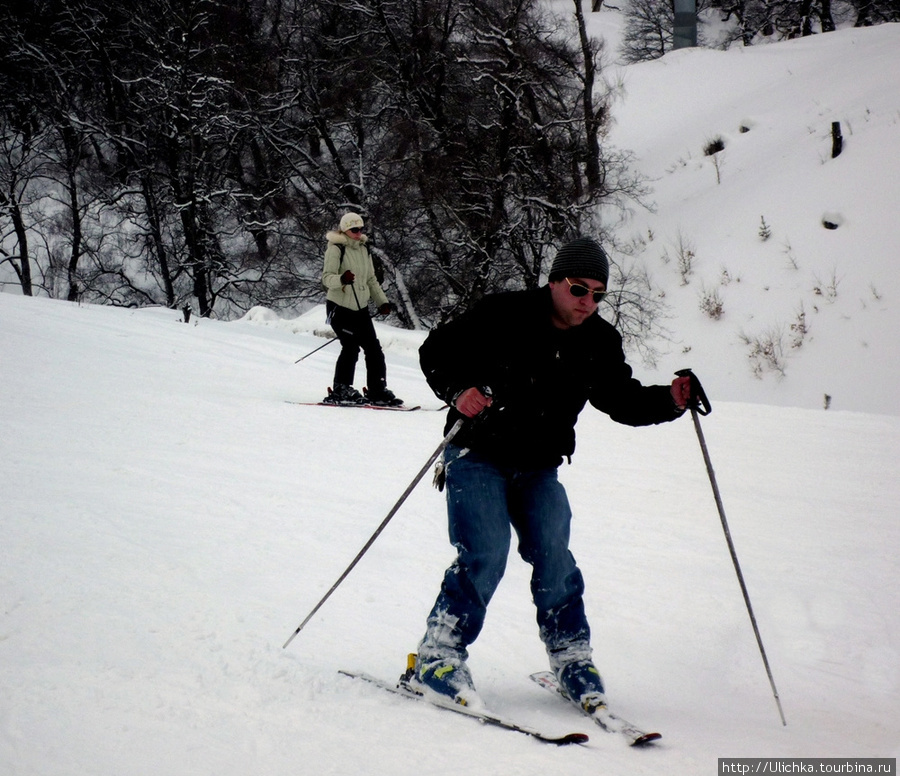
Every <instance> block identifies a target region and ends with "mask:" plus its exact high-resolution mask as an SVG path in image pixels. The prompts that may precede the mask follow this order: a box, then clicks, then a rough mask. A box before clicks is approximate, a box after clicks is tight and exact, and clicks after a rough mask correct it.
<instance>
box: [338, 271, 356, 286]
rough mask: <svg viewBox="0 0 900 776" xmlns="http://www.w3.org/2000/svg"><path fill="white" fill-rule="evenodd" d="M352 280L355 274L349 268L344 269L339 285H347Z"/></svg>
mask: <svg viewBox="0 0 900 776" xmlns="http://www.w3.org/2000/svg"><path fill="white" fill-rule="evenodd" d="M354 280H356V275H354V274H353V273H352V272H351V271H350V270H349V269H348V270H345V271H344V274H343V275H341V285H342V286H349V285H350V284H351V283H352V282H353V281H354Z"/></svg>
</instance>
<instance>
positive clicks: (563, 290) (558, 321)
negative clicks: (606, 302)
mask: <svg viewBox="0 0 900 776" xmlns="http://www.w3.org/2000/svg"><path fill="white" fill-rule="evenodd" d="M573 291H574V293H573ZM605 292H606V284H604V283H602V282H600V281H599V280H591V279H590V278H563V279H562V280H559V281H554V282H552V283H550V297H551V299H552V300H553V312H552V314H551V318H552V320H553V325H554V326H556V328H558V329H571V328H572V327H573V326H580V325H581V324H582V323H584V322H585V321H586V320H587V319H588V318H589V317H590V316H592V315H593V314H594V313H596V312H597V307H598V305H599V304H600V300H599V299H598V300H597V301H596V302H595V301H594V296H595V294H602V293H605Z"/></svg>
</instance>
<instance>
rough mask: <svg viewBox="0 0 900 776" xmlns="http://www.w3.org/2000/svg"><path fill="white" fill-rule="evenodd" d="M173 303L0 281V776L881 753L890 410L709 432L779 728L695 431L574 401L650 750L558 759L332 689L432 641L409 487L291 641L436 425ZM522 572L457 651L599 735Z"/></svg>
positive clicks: (732, 421)
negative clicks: (101, 302)
mask: <svg viewBox="0 0 900 776" xmlns="http://www.w3.org/2000/svg"><path fill="white" fill-rule="evenodd" d="M178 319H179V315H178V314H177V313H175V312H172V311H165V310H143V311H123V310H115V309H108V308H98V307H78V306H75V305H71V304H68V303H64V302H57V301H48V300H42V299H23V298H20V297H15V296H11V295H7V294H4V295H0V326H2V331H3V336H2V338H0V361H2V364H3V369H2V376H0V390H2V395H3V397H4V401H3V402H2V405H0V424H2V429H3V435H2V444H0V451H2V460H3V462H4V475H5V476H4V482H5V487H4V498H3V501H2V507H0V514H2V520H0V591H2V602H3V607H2V610H0V611H2V619H0V699H2V700H0V771H2V772H3V773H5V774H11V775H12V774H16V775H18V774H22V775H24V774H28V775H29V776H33V775H35V774H40V775H41V776H51V775H52V776H56V775H59V776H65V775H68V774H94V775H96V776H107V775H108V776H120V775H121V774H129V775H132V774H159V773H167V774H185V775H187V774H191V776H193V775H194V774H217V775H218V776H230V775H231V774H234V775H235V776H237V775H238V774H241V775H243V774H247V773H266V774H276V773H284V774H288V773H296V772H303V773H316V774H345V773H377V774H382V773H383V774H423V773H425V774H452V773H458V772H459V770H460V768H461V767H465V768H466V770H468V771H470V772H474V773H485V774H487V773H504V774H539V773H546V772H548V770H549V771H551V772H559V773H566V772H573V773H575V772H584V771H585V770H590V771H591V772H604V773H623V774H626V773H627V774H634V773H648V774H649V773H658V772H666V773H670V774H695V773H703V772H713V769H714V768H715V767H716V758H718V757H720V756H741V755H743V756H772V757H774V756H810V755H812V756H842V757H843V756H847V757H850V756H896V755H897V753H898V749H900V746H898V744H900V710H898V697H900V674H898V669H897V666H898V652H900V615H898V612H900V592H898V591H900V585H898V584H897V583H898V571H897V564H896V558H897V554H898V550H900V527H898V523H897V520H896V504H897V503H898V498H900V485H898V483H897V479H896V476H895V472H896V463H897V452H898V449H900V419H898V418H896V417H892V416H879V415H870V414H858V413H847V412H841V411H831V412H824V411H821V410H804V409H791V408H780V409H779V408H771V407H765V406H755V405H747V404H733V403H728V402H717V403H716V404H715V407H714V411H713V414H712V415H710V416H709V417H708V418H706V419H705V420H704V430H705V433H706V437H707V441H708V444H709V446H710V449H711V454H712V455H713V458H714V462H715V466H716V470H717V474H718V477H719V483H720V486H721V488H722V492H723V499H724V501H725V504H726V508H727V510H728V512H729V520H730V523H731V529H732V533H733V535H734V540H735V542H736V545H737V548H738V553H739V556H740V558H741V561H742V564H743V567H744V573H745V576H746V579H747V584H748V586H749V589H750V591H751V595H752V597H753V601H754V606H755V607H756V610H757V616H758V618H759V621H760V628H761V631H762V634H763V638H764V640H765V642H766V645H767V649H768V651H769V657H770V660H771V662H772V666H773V671H774V675H775V679H776V682H777V684H778V687H779V690H780V693H781V698H782V702H783V704H784V709H785V714H786V716H787V719H788V726H787V727H786V728H783V727H782V726H781V724H780V721H779V720H778V716H777V710H776V708H775V705H774V701H773V699H772V697H771V693H770V689H769V687H768V683H767V680H766V677H765V673H764V671H763V667H762V664H761V661H760V658H759V655H758V653H757V651H756V645H755V642H754V640H753V636H752V631H751V629H750V625H749V621H748V618H747V615H746V612H745V610H744V606H743V601H742V599H741V596H740V591H739V588H738V586H737V582H736V580H735V577H734V572H733V570H732V567H731V564H730V559H729V557H728V554H727V550H726V545H725V543H724V539H723V536H722V532H721V528H720V526H719V522H718V518H717V516H716V513H715V506H714V503H713V500H712V496H711V492H710V489H709V484H708V481H707V480H706V474H705V470H704V469H703V463H702V459H701V456H700V452H699V447H698V445H697V441H696V437H695V435H694V431H693V428H692V426H691V424H690V422H689V421H687V420H683V421H681V422H678V423H674V424H671V425H668V426H665V427H661V428H652V429H628V428H625V427H621V426H617V425H615V424H613V423H611V422H609V421H608V420H606V419H605V418H604V417H603V416H599V415H597V414H596V413H588V414H585V416H584V417H583V418H582V421H581V422H580V424H579V439H580V443H579V450H578V453H577V455H576V458H575V463H574V464H573V466H572V467H570V468H568V467H567V468H565V469H564V470H563V477H564V479H565V482H566V484H567V486H568V488H569V491H570V495H571V498H572V501H573V504H574V508H575V511H576V522H575V526H574V532H575V535H574V539H573V549H574V551H575V553H576V555H577V557H578V558H579V559H580V562H581V564H582V566H583V569H584V572H585V575H586V578H587V585H588V598H587V604H588V608H589V613H590V617H591V620H592V625H593V627H594V631H595V639H594V640H595V647H596V651H597V659H598V662H599V663H600V665H601V667H602V669H603V671H604V674H605V677H606V680H607V683H608V686H609V691H610V694H611V697H612V698H613V700H614V702H615V704H616V705H617V707H618V708H619V709H620V711H621V712H622V713H623V714H625V715H627V716H631V717H633V718H634V719H635V721H638V722H640V723H642V724H645V725H648V726H651V727H658V728H660V729H661V730H662V732H663V733H664V735H665V738H664V740H663V742H662V744H661V745H660V746H659V747H658V748H656V749H655V750H653V751H641V752H636V751H634V750H631V749H628V748H627V747H624V746H623V745H622V744H620V742H619V741H617V740H615V739H613V738H611V737H608V736H605V735H603V734H599V733H595V734H594V735H593V736H592V742H591V746H590V747H587V748H577V749H572V748H568V749H556V748H553V747H550V748H548V747H546V746H544V745H541V744H538V743H535V742H532V741H530V740H528V739H525V738H522V737H519V736H516V735H514V734H509V733H505V732H502V731H496V730H494V729H490V728H480V727H478V726H477V725H475V724H473V723H472V722H470V721H468V720H464V719H459V718H456V717H454V716H452V715H448V714H446V713H443V712H439V711H433V710H429V709H427V708H422V707H418V706H416V705H414V704H411V703H409V702H407V701H404V700H403V699H394V698H390V697H387V696H382V695H380V694H379V693H378V692H377V691H375V690H371V689H369V688H367V687H365V686H358V685H357V684H355V683H353V682H352V681H351V680H349V679H346V678H343V677H340V676H338V675H337V670H338V669H339V668H342V667H350V668H358V669H364V670H368V671H370V672H373V673H376V674H379V675H382V676H386V677H393V676H394V675H395V674H399V672H400V671H401V670H402V668H403V662H404V655H405V652H406V651H408V650H410V649H413V648H414V647H415V644H416V642H417V640H418V638H419V637H420V635H421V631H422V628H423V623H424V617H425V614H426V613H427V611H428V609H429V607H430V605H431V603H432V599H433V597H434V595H435V594H436V590H437V585H438V583H439V578H440V575H441V572H442V570H443V568H444V567H445V565H446V564H447V563H448V562H449V561H450V559H451V552H450V549H449V546H448V545H447V543H446V539H445V530H444V512H443V504H442V501H441V498H440V496H439V495H438V493H437V492H436V491H434V490H433V489H431V488H430V487H427V486H426V485H424V484H423V485H422V486H420V487H419V488H418V489H417V490H416V491H414V492H413V494H412V496H411V497H410V498H409V500H408V502H407V503H406V504H405V505H404V507H403V508H402V509H401V510H400V512H399V513H398V515H397V516H396V517H395V518H394V521H393V522H392V523H391V524H390V526H389V527H388V529H387V530H386V531H385V533H384V534H383V535H382V536H381V538H380V539H379V540H378V542H377V543H376V544H375V545H374V546H373V548H372V550H371V551H370V553H369V554H368V555H367V556H366V557H365V558H364V560H363V561H362V562H361V563H360V565H359V566H358V567H357V568H356V570H355V571H354V572H353V574H352V575H351V576H350V577H349V578H348V579H347V581H346V582H345V583H344V585H343V586H342V587H341V588H339V589H338V591H337V593H335V595H334V596H333V597H332V599H331V600H330V601H329V602H328V603H327V604H326V605H325V607H323V609H322V610H321V611H320V613H319V615H317V617H316V618H315V619H314V620H313V621H312V622H311V623H310V625H308V626H307V628H306V629H304V631H303V632H302V633H301V634H300V636H298V638H297V639H296V640H295V641H294V642H293V643H292V644H291V645H290V647H289V648H288V649H287V650H283V649H282V648H281V645H282V644H283V643H284V641H285V639H286V638H287V637H288V636H289V635H290V633H291V632H293V630H294V628H295V627H296V625H297V624H298V623H299V622H300V620H301V619H302V618H303V616H305V614H306V613H307V612H308V611H309V610H310V609H311V608H312V606H313V605H314V604H315V603H316V601H317V600H318V599H319V598H320V597H321V595H323V594H324V592H325V591H326V590H327V589H328V587H330V585H331V583H332V582H333V581H334V580H335V579H336V578H337V576H338V575H339V574H340V572H341V571H342V570H343V568H344V567H345V566H346V564H347V563H348V562H349V561H350V560H351V559H352V557H353V556H354V555H355V553H356V552H357V551H358V549H359V548H360V547H361V546H362V545H363V543H364V542H365V540H366V539H367V538H368V536H369V535H370V533H371V532H372V530H374V528H375V526H376V525H377V524H378V523H379V522H380V520H381V519H382V518H383V516H384V515H385V514H386V513H387V511H388V510H389V509H390V507H391V506H392V505H393V503H394V501H395V500H396V499H397V498H398V497H399V495H400V494H401V493H402V491H403V490H404V489H405V487H406V485H407V484H408V482H409V481H410V479H411V478H412V476H413V475H414V474H415V473H416V472H417V471H418V469H419V468H420V466H421V464H422V463H423V462H424V461H425V460H426V459H427V457H428V455H429V454H430V453H431V451H432V450H433V449H434V447H435V445H436V444H437V442H438V440H439V439H440V435H441V431H440V429H441V425H442V423H443V418H444V416H443V413H439V412H425V411H423V412H418V413H409V414H398V413H379V412H369V411H365V410H342V409H332V408H319V407H298V406H295V405H292V404H287V403H286V402H285V399H301V400H304V399H313V398H315V397H316V396H317V395H318V394H319V393H321V388H322V386H324V385H326V384H327V381H328V376H329V374H330V371H331V367H332V363H333V362H332V357H333V355H334V353H333V352H330V351H329V349H327V348H326V349H325V350H324V351H323V352H322V354H319V355H317V356H314V357H312V358H310V359H308V360H306V361H304V362H303V363H302V364H300V365H295V364H294V363H293V362H294V361H295V360H296V358H298V357H299V356H300V355H302V354H303V353H305V352H307V351H308V350H311V349H312V348H313V347H315V346H316V345H317V344H319V342H320V340H319V339H318V338H316V337H313V336H311V335H308V334H294V333H291V332H290V331H287V330H285V329H284V328H279V327H271V326H260V325H258V324H253V323H249V322H239V323H221V322H215V321H207V320H204V321H200V322H199V323H197V324H190V325H185V324H184V323H181V322H179V320H178ZM411 336H414V335H403V336H401V337H400V338H399V339H403V337H411ZM385 339H386V340H389V339H390V336H385ZM325 354H329V355H325ZM388 357H389V370H390V375H391V383H392V385H393V386H394V388H395V390H397V392H398V393H399V394H400V395H402V396H404V397H405V398H406V399H407V400H408V401H411V402H417V403H422V404H423V405H425V406H426V407H432V408H433V407H436V406H437V404H438V402H437V400H435V399H434V398H433V397H431V396H430V395H429V393H428V390H427V387H426V386H425V385H424V382H423V381H422V379H421V377H420V376H419V374H418V370H417V368H416V365H415V360H414V358H413V356H412V355H410V354H408V353H405V352H402V350H401V352H396V351H389V354H388ZM714 401H715V398H714ZM527 590H528V585H527V571H526V567H525V566H524V564H523V563H521V561H517V560H514V561H513V562H512V563H511V564H510V570H509V573H508V576H507V578H506V579H505V580H504V583H503V584H502V585H501V588H500V591H499V593H498V595H497V598H496V599H495V601H494V603H493V604H492V607H491V611H490V615H489V619H488V623H487V626H486V628H485V632H484V634H483V636H482V638H481V639H480V640H479V641H478V642H477V643H476V645H475V646H474V648H473V649H472V658H471V664H472V669H473V672H474V674H475V678H476V681H477V683H478V686H479V688H480V690H481V692H482V694H483V695H484V697H485V699H486V701H487V702H488V703H489V704H490V705H491V706H492V707H493V708H495V709H496V710H497V711H499V712H503V713H508V714H510V715H514V716H516V717H517V718H519V719H521V720H522V721H523V722H526V723H530V724H533V725H539V726H542V727H545V728H548V729H549V730H550V731H551V732H555V731H558V732H563V731H570V730H584V731H585V732H588V733H592V732H593V731H592V730H591V729H590V728H589V727H586V726H585V723H584V722H582V720H581V718H579V716H578V715H577V714H576V713H574V712H570V711H569V709H567V708H566V707H564V706H561V705H559V704H558V702H557V701H556V700H555V699H553V698H552V697H550V696H549V695H547V694H546V693H544V692H543V691H541V690H540V689H539V688H537V687H536V686H534V685H533V684H531V683H530V682H529V681H528V679H527V674H528V673H529V672H530V671H532V670H536V669H541V668H543V667H544V657H543V655H542V649H541V646H540V643H539V641H538V639H537V634H536V626H535V625H534V624H533V614H532V610H531V604H530V601H529V596H528V592H527ZM461 764H462V765H461Z"/></svg>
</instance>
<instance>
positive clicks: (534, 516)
mask: <svg viewBox="0 0 900 776" xmlns="http://www.w3.org/2000/svg"><path fill="white" fill-rule="evenodd" d="M608 278H609V262H608V260H607V256H606V254H605V252H604V250H603V248H602V247H601V246H600V245H599V244H598V243H597V242H596V241H595V240H593V239H591V238H588V237H581V238H578V239H576V240H573V241H571V242H569V243H567V244H565V245H563V246H562V247H561V248H560V249H559V251H558V252H557V254H556V256H555V258H554V261H553V264H552V266H551V270H550V275H549V284H548V285H546V286H544V287H542V288H539V289H535V290H529V291H517V292H510V293H502V294H496V295H492V296H489V297H486V298H485V299H484V300H482V301H481V302H480V303H479V304H478V305H476V306H475V307H474V308H473V309H472V310H471V311H470V312H468V313H466V314H464V315H462V316H461V317H459V318H458V319H456V320H454V321H453V322H451V323H449V324H446V325H444V326H441V327H438V328H437V329H435V330H434V331H433V332H431V334H430V335H429V336H428V338H427V339H426V341H425V343H424V344H423V345H422V347H421V348H420V351H419V354H420V363H421V367H422V371H423V372H424V374H425V378H426V380H427V381H428V384H429V385H430V386H431V388H432V390H433V391H434V392H435V394H437V396H438V397H439V398H440V399H442V400H443V401H445V402H447V403H448V404H449V405H450V407H451V409H450V413H449V417H448V418H447V428H448V429H449V428H450V427H451V426H452V425H453V424H454V423H455V422H456V421H457V420H459V419H460V418H469V419H472V420H469V421H467V422H466V423H465V424H464V425H463V426H462V428H461V430H460V431H459V432H458V433H457V435H456V436H455V437H454V438H453V440H452V443H451V444H450V445H448V447H447V449H446V450H445V451H444V468H443V475H444V477H445V478H446V489H447V513H448V520H449V533H450V541H451V542H452V543H453V545H454V546H455V547H456V549H457V551H458V556H457V558H456V560H455V561H454V562H453V564H452V565H451V566H450V568H449V569H447V571H446V573H445V574H444V578H443V583H442V585H441V589H440V593H439V594H438V597H437V600H436V601H435V604H434V607H433V608H432V610H431V613H430V614H429V615H428V618H427V625H426V631H425V636H424V638H423V639H422V641H421V643H420V644H419V647H418V653H417V655H416V659H415V672H414V674H413V675H412V676H411V678H410V681H411V683H413V684H414V685H416V686H418V687H420V688H423V689H426V692H427V691H430V692H435V693H438V694H439V695H441V696H444V697H449V698H451V699H453V700H455V701H456V702H458V703H462V704H466V705H480V700H479V699H478V696H477V694H476V692H475V688H474V684H473V681H472V676H471V673H470V671H469V668H468V665H467V663H466V659H467V657H468V652H467V647H468V646H469V645H470V644H472V642H474V641H475V639H476V638H477V637H478V634H479V632H480V631H481V628H482V625H483V623H484V617H485V613H486V610H487V606H488V604H489V602H490V600H491V597H492V595H493V594H494V591H495V590H496V588H497V585H498V584H499V582H500V579H501V577H502V576H503V574H504V571H505V568H506V561H507V557H508V554H509V548H510V541H511V531H510V526H512V529H513V530H515V532H516V536H517V539H518V552H519V554H520V555H521V556H522V558H523V559H524V560H526V561H527V562H528V563H529V564H531V566H532V579H531V592H532V597H533V600H534V604H535V607H536V610H537V623H538V628H539V634H540V638H541V639H542V641H543V642H544V645H545V647H546V649H547V654H548V656H549V659H550V666H551V668H552V670H553V672H554V673H555V675H556V677H557V679H558V681H559V683H560V686H561V688H562V690H563V691H564V693H565V694H566V695H567V696H568V697H569V698H570V699H571V700H572V701H573V702H575V703H577V704H578V705H579V706H581V707H582V708H583V709H584V710H585V711H586V712H588V713H591V711H592V710H593V709H595V708H597V707H598V706H600V705H602V704H603V702H604V687H603V681H602V679H601V677H600V673H599V672H598V670H597V668H596V667H595V665H594V663H593V661H592V651H591V645H590V627H589V625H588V622H587V618H586V616H585V610H584V603H583V598H582V596H583V592H584V582H583V578H582V575H581V572H580V571H579V569H578V566H577V565H576V562H575V558H574V557H573V555H572V553H571V552H570V551H569V524H570V520H571V511H570V508H569V502H568V499H567V496H566V492H565V489H564V488H563V486H562V484H561V483H560V482H559V480H558V479H557V469H558V467H559V466H560V464H561V463H562V462H563V459H566V458H568V459H570V460H571V455H572V453H573V452H574V450H575V430H574V427H575V423H576V421H577V419H578V414H579V413H580V412H581V410H582V409H583V408H584V406H585V404H586V403H587V402H590V403H591V404H592V405H593V406H594V407H595V408H596V409H598V410H600V411H601V412H604V413H606V414H607V415H609V416H610V417H611V418H612V419H613V420H615V421H617V422H619V423H624V424H627V425H632V426H642V425H650V424H656V423H664V422H668V421H671V420H674V419H676V418H678V417H680V416H681V415H682V414H683V413H684V411H685V409H686V407H687V406H688V405H689V403H690V400H691V381H690V378H688V377H678V378H676V379H675V380H674V381H673V382H672V384H671V385H650V386H644V385H642V384H641V383H640V382H639V381H638V380H637V379H635V378H633V377H632V370H631V367H630V366H628V364H627V363H626V361H625V355H624V352H623V349H622V338H621V336H620V335H619V334H618V332H617V331H616V330H615V328H614V327H613V326H612V325H610V324H609V323H607V322H606V321H604V320H603V319H602V318H600V316H599V315H597V314H596V313H597V307H598V305H599V304H600V302H601V301H602V299H603V296H604V295H605V293H606V290H607V281H608Z"/></svg>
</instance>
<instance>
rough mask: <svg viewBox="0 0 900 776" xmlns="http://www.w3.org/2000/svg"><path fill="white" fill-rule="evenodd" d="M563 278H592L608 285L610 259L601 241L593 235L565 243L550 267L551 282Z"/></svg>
mask: <svg viewBox="0 0 900 776" xmlns="http://www.w3.org/2000/svg"><path fill="white" fill-rule="evenodd" d="M563 278H590V279H591V280H599V281H600V282H601V283H603V284H604V285H606V282H607V280H609V259H607V258H606V252H605V251H604V250H603V248H601V247H600V243H598V242H597V241H596V240H594V239H593V238H591V237H579V238H578V239H576V240H572V241H571V242H567V243H566V244H565V245H563V246H562V247H561V248H560V249H559V250H558V251H557V252H556V257H555V258H554V259H553V265H552V266H551V267H550V282H551V283H553V282H557V281H560V280H562V279H563Z"/></svg>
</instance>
